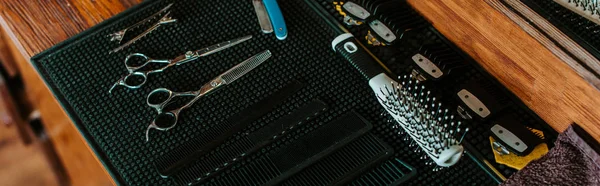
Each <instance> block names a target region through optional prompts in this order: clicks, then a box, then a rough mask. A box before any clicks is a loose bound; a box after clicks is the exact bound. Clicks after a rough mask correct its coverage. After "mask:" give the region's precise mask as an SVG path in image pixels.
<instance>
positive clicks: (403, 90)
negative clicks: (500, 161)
mask: <svg viewBox="0 0 600 186" xmlns="http://www.w3.org/2000/svg"><path fill="white" fill-rule="evenodd" d="M331 45H332V47H333V49H334V51H336V52H337V53H339V54H341V55H342V56H343V57H344V58H345V59H346V60H347V61H349V62H350V63H351V64H352V66H354V67H355V68H356V69H357V70H358V71H359V72H360V74H361V75H363V76H364V77H365V78H367V79H368V80H369V85H370V86H371V88H372V89H373V91H374V92H375V95H376V97H377V100H378V101H379V103H380V104H381V105H382V106H383V107H384V108H385V110H386V111H387V112H388V114H390V115H391V116H392V117H393V119H394V120H395V121H396V124H395V125H394V127H401V128H402V129H404V131H405V132H406V134H408V136H410V138H412V139H413V142H414V143H416V144H417V145H418V146H419V147H420V149H421V150H422V151H423V152H424V153H425V154H426V156H424V158H426V157H429V158H430V159H431V160H432V161H433V162H434V163H435V164H436V165H438V166H440V167H449V166H452V165H454V164H456V163H457V162H458V160H459V159H460V158H461V157H462V154H463V152H464V148H463V146H462V145H461V144H460V143H461V140H462V139H461V140H457V139H455V136H457V135H459V134H460V133H461V132H462V136H463V137H464V135H465V134H466V132H467V131H468V129H465V130H464V131H461V129H460V122H454V121H453V120H454V117H453V116H452V115H450V114H449V112H448V109H443V108H442V104H441V103H439V102H437V101H436V100H435V98H433V97H431V96H430V95H429V92H428V91H426V90H425V89H424V87H422V86H420V85H419V84H418V82H417V81H413V80H412V79H409V78H405V79H403V81H401V82H402V83H398V82H396V81H395V80H393V79H392V78H390V77H389V76H387V75H386V73H385V72H384V69H383V67H382V66H381V65H379V64H378V63H380V62H379V61H378V60H376V59H374V58H373V57H372V56H370V54H369V53H368V52H367V51H366V50H365V49H364V47H363V46H362V45H361V44H360V43H359V42H358V40H356V39H355V38H354V36H353V35H352V34H349V33H345V34H342V35H339V36H338V37H336V38H335V39H334V40H333V41H332V44H331ZM411 78H412V77H411ZM461 138H462V137H461ZM438 169H439V167H436V168H434V170H438Z"/></svg>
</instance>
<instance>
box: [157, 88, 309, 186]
mask: <svg viewBox="0 0 600 186" xmlns="http://www.w3.org/2000/svg"><path fill="white" fill-rule="evenodd" d="M303 86H304V85H303V84H302V83H300V82H298V81H292V82H291V83H289V84H288V85H286V86H284V87H282V88H281V89H279V90H277V91H276V92H275V93H273V94H272V95H270V96H268V97H266V98H264V99H262V100H260V101H259V102H257V103H256V104H253V105H252V106H250V107H248V108H246V109H244V110H242V111H240V112H239V113H237V114H234V115H233V116H231V117H229V118H228V119H227V120H226V121H225V122H224V123H221V124H219V125H216V126H215V127H211V128H210V129H208V130H207V131H206V132H204V133H202V135H200V136H199V137H197V138H195V139H193V140H190V141H188V142H186V143H185V144H183V145H181V146H179V147H177V148H175V149H173V150H172V151H170V152H168V153H165V154H163V155H161V156H159V157H157V158H156V160H155V162H154V166H155V167H156V170H157V171H158V173H159V174H160V175H161V176H162V177H163V178H166V177H169V176H171V175H173V174H175V173H176V172H178V171H180V170H182V169H183V168H185V167H186V166H188V165H190V164H191V163H192V162H194V161H196V160H198V159H199V158H201V157H203V156H204V155H206V154H208V153H210V152H211V151H212V150H213V149H215V148H217V147H218V146H220V145H221V144H222V143H223V142H225V141H226V140H228V139H229V138H231V137H232V136H233V135H234V134H236V133H238V132H240V131H242V130H243V129H245V128H246V127H248V126H250V125H251V124H252V123H253V122H254V121H255V120H258V119H259V118H261V117H263V116H264V115H266V114H268V113H269V112H271V110H273V108H275V107H276V106H278V105H279V104H281V103H282V102H284V101H285V100H286V99H288V98H289V97H291V96H292V95H293V94H295V93H296V92H298V91H299V90H300V89H301V88H302V87H303Z"/></svg>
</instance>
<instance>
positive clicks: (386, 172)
mask: <svg viewBox="0 0 600 186" xmlns="http://www.w3.org/2000/svg"><path fill="white" fill-rule="evenodd" d="M416 175H417V169H416V168H414V167H412V166H410V165H409V164H408V163H406V162H403V161H401V160H400V159H398V158H394V159H391V160H388V161H386V162H384V163H383V164H382V165H380V166H379V167H377V168H375V169H374V170H372V171H371V172H368V173H367V174H365V175H363V176H361V177H360V178H359V179H357V180H354V181H353V182H352V183H351V184H350V185H370V184H373V185H400V184H402V183H404V182H406V181H408V180H410V179H411V178H413V177H415V176H416Z"/></svg>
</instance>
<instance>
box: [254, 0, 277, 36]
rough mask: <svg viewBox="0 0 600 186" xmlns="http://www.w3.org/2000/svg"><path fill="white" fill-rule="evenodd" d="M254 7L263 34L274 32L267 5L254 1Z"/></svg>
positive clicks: (259, 0)
mask: <svg viewBox="0 0 600 186" xmlns="http://www.w3.org/2000/svg"><path fill="white" fill-rule="evenodd" d="M252 5H254V11H255V12H256V17H257V18H258V24H259V25H260V28H261V29H262V31H263V33H265V34H268V33H271V32H273V26H272V25H271V19H269V14H268V13H267V10H266V9H265V4H264V3H263V1H262V0H252Z"/></svg>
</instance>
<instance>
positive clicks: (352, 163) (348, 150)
mask: <svg viewBox="0 0 600 186" xmlns="http://www.w3.org/2000/svg"><path fill="white" fill-rule="evenodd" d="M393 153H394V152H393V148H391V147H390V146H389V145H387V144H386V143H385V142H383V141H382V140H381V139H379V138H377V137H376V136H375V135H373V134H371V133H368V134H366V135H364V136H363V137H361V138H359V139H357V140H355V141H354V142H352V143H350V144H348V145H346V146H345V147H343V148H342V149H340V150H338V151H336V152H335V153H333V154H331V155H329V156H327V157H326V158H324V159H322V160H320V161H319V162H318V163H316V164H315V165H312V166H310V167H309V168H306V169H305V170H303V171H302V172H300V173H298V174H297V175H294V176H293V177H291V178H290V179H288V180H286V181H285V182H283V183H282V184H281V185H286V186H287V185H289V186H292V185H306V186H309V185H314V186H318V185H369V184H370V185H398V184H400V183H402V182H403V181H406V180H408V179H409V178H410V177H412V176H414V175H416V169H414V168H412V167H411V166H410V165H408V164H399V163H398V162H401V161H400V160H398V159H396V158H393V160H388V159H390V158H389V157H390V156H392V155H393ZM386 160H387V161H386ZM397 161H398V162H397Z"/></svg>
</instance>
